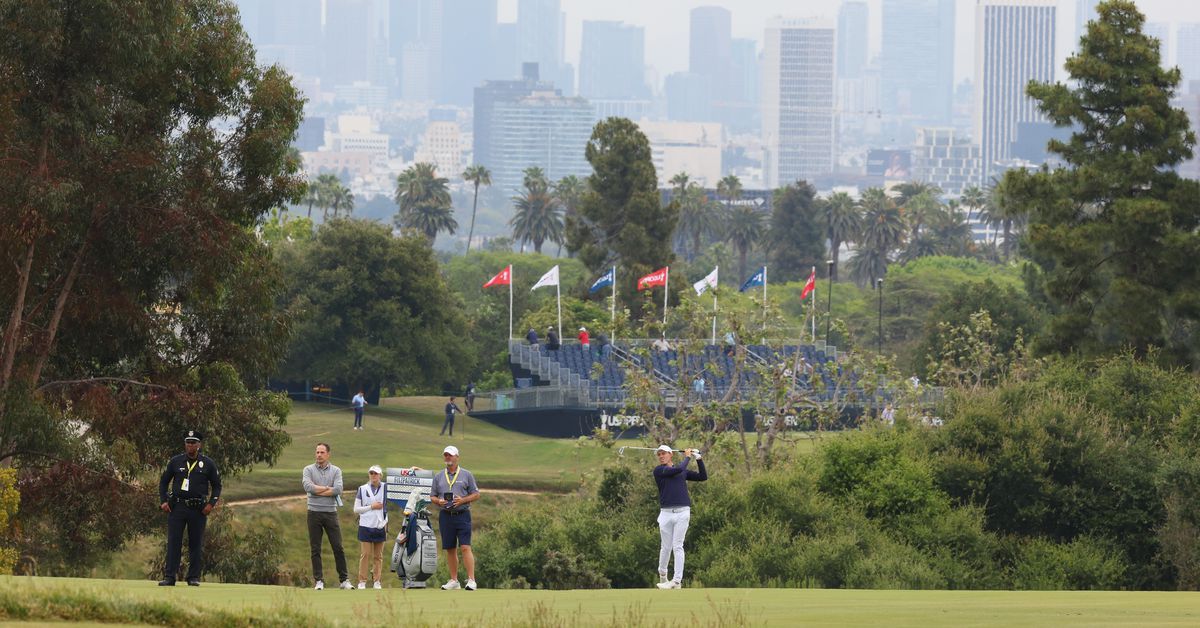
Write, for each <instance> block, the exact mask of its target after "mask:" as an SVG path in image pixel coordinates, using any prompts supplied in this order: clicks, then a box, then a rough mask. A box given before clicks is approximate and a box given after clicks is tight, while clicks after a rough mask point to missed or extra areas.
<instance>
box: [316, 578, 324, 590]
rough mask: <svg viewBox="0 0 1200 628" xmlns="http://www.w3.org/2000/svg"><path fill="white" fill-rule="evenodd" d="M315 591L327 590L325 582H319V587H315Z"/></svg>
mask: <svg viewBox="0 0 1200 628" xmlns="http://www.w3.org/2000/svg"><path fill="white" fill-rule="evenodd" d="M313 589H315V590H317V591H324V590H325V581H324V580H317V586H315V587H313Z"/></svg>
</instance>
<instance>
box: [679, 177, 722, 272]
mask: <svg viewBox="0 0 1200 628" xmlns="http://www.w3.org/2000/svg"><path fill="white" fill-rule="evenodd" d="M676 199H677V204H678V206H679V227H678V229H677V230H676V233H677V238H676V239H677V240H680V241H682V243H683V246H681V247H680V248H682V249H684V250H686V251H687V259H688V261H689V262H691V261H693V260H695V259H696V256H697V255H699V254H700V253H701V248H702V247H703V242H704V240H705V238H711V237H712V236H714V235H715V234H716V233H717V231H718V230H719V226H720V225H719V222H718V216H719V212H720V210H721V206H720V205H716V204H715V203H714V202H713V201H710V200H709V198H708V194H707V193H705V191H704V188H702V187H700V184H698V183H696V182H694V181H693V182H690V183H687V184H686V186H685V187H683V188H681V189H677V190H676Z"/></svg>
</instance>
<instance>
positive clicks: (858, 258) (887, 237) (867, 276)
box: [850, 188, 904, 286]
mask: <svg viewBox="0 0 1200 628" xmlns="http://www.w3.org/2000/svg"><path fill="white" fill-rule="evenodd" d="M862 205H863V210H864V214H863V231H862V235H861V236H859V238H858V245H859V247H858V251H857V252H856V253H855V255H854V258H853V259H852V260H851V261H850V264H851V267H852V268H851V269H850V274H851V275H852V276H853V277H854V281H855V282H857V283H858V284H859V285H867V286H873V285H874V284H875V280H876V279H878V278H880V277H883V276H884V275H885V274H886V273H887V265H888V256H889V255H890V254H891V252H892V251H893V250H894V249H895V248H896V247H897V246H899V245H900V243H901V242H902V241H903V240H904V219H903V218H901V214H900V210H899V209H897V208H896V205H895V203H893V202H892V199H890V198H888V196H887V194H886V193H884V191H883V189H882V188H869V189H867V190H864V191H863V198H862Z"/></svg>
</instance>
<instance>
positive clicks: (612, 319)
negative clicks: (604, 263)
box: [608, 264, 617, 342]
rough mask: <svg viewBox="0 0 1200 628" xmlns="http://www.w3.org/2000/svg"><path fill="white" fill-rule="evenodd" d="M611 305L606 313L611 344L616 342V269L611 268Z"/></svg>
mask: <svg viewBox="0 0 1200 628" xmlns="http://www.w3.org/2000/svg"><path fill="white" fill-rule="evenodd" d="M612 291H613V294H612V305H610V306H609V311H608V325H609V326H610V327H612V342H616V341H617V267H616V265H615V264H614V265H613V267H612Z"/></svg>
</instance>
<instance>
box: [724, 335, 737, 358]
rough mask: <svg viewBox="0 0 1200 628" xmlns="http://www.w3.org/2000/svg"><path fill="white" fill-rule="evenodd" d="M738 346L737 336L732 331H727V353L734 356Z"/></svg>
mask: <svg viewBox="0 0 1200 628" xmlns="http://www.w3.org/2000/svg"><path fill="white" fill-rule="evenodd" d="M736 348H737V337H736V336H734V335H733V332H732V331H727V332H725V355H727V356H729V357H733V353H734V350H735V349H736Z"/></svg>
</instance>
